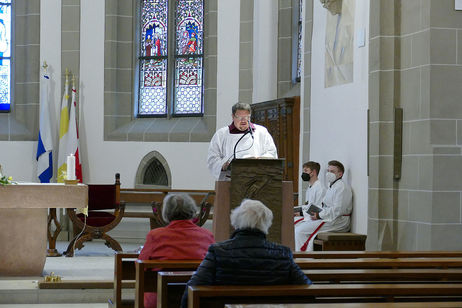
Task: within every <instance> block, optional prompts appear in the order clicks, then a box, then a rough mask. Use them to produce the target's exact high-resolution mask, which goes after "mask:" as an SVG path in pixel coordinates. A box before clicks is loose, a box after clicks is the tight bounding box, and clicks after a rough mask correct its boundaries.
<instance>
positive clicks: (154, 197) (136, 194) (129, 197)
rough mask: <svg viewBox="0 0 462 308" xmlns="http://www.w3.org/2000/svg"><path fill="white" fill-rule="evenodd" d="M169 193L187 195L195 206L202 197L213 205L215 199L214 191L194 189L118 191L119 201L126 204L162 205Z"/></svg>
mask: <svg viewBox="0 0 462 308" xmlns="http://www.w3.org/2000/svg"><path fill="white" fill-rule="evenodd" d="M169 193H186V194H189V195H190V196H191V197H192V198H193V199H194V200H195V201H196V203H197V204H199V203H201V202H202V201H203V199H204V197H207V201H208V202H210V203H213V201H214V197H215V191H214V190H194V189H132V188H122V189H120V200H123V201H125V202H126V203H147V204H151V203H152V202H153V201H154V202H159V203H162V201H164V197H165V196H167V194H169Z"/></svg>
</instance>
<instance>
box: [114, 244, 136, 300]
mask: <svg viewBox="0 0 462 308" xmlns="http://www.w3.org/2000/svg"><path fill="white" fill-rule="evenodd" d="M137 258H138V253H134V252H117V253H116V254H115V255H114V297H113V299H112V300H113V302H112V301H109V305H110V306H113V307H117V308H128V307H133V305H134V302H133V300H123V299H122V288H123V286H124V287H126V288H131V289H133V288H134V287H135V276H136V275H135V260H136V259H137Z"/></svg>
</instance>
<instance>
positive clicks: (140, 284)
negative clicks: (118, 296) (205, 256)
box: [135, 260, 202, 308]
mask: <svg viewBox="0 0 462 308" xmlns="http://www.w3.org/2000/svg"><path fill="white" fill-rule="evenodd" d="M201 262H202V260H137V261H136V263H135V271H136V282H135V308H144V293H145V292H146V291H150V292H155V291H156V290H157V278H156V277H157V276H153V273H155V274H154V275H157V272H159V271H170V270H175V271H182V270H195V269H197V267H199V265H200V264H201ZM158 302H159V299H158ZM159 307H160V306H159Z"/></svg>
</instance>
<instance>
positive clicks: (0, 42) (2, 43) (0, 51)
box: [0, 0, 12, 112]
mask: <svg viewBox="0 0 462 308" xmlns="http://www.w3.org/2000/svg"><path fill="white" fill-rule="evenodd" d="M11 71H12V69H11V0H0V112H9V111H10V105H11Z"/></svg>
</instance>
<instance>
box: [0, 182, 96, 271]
mask: <svg viewBox="0 0 462 308" xmlns="http://www.w3.org/2000/svg"><path fill="white" fill-rule="evenodd" d="M87 199H88V187H87V186H86V185H83V184H79V185H65V184H61V183H50V184H34V183H27V184H26V183H25V184H17V185H14V184H12V185H6V186H0V276H41V275H42V271H43V267H44V266H45V260H46V254H47V217H48V208H83V207H85V206H86V205H87Z"/></svg>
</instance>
